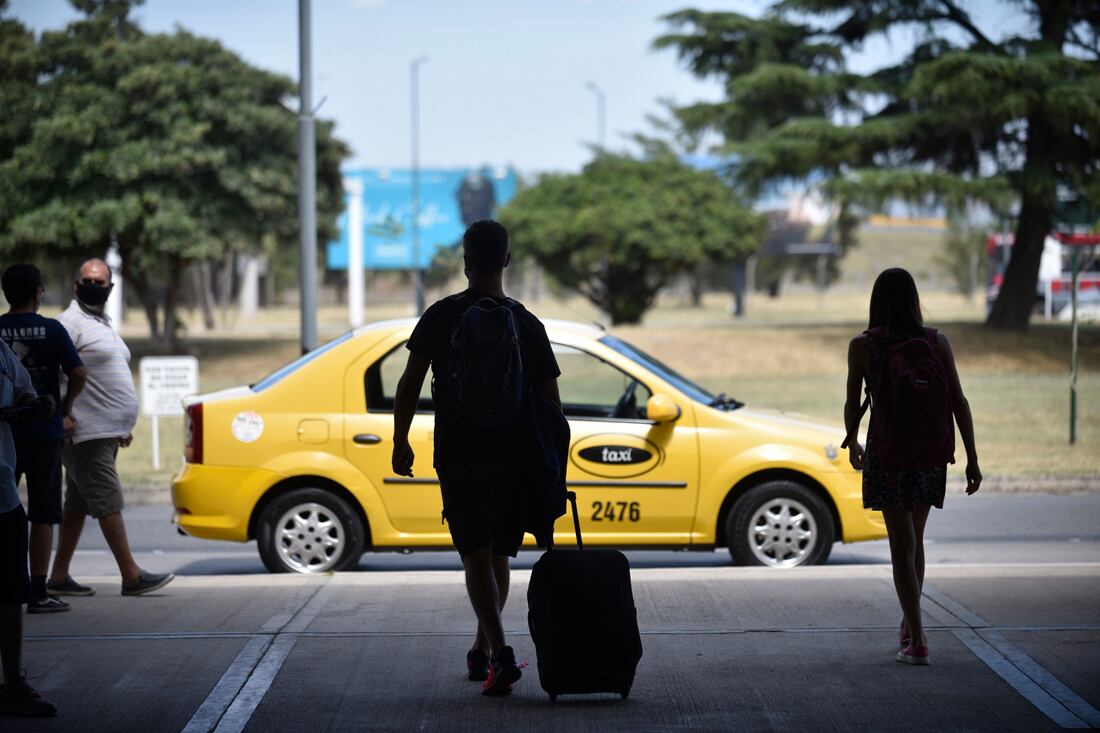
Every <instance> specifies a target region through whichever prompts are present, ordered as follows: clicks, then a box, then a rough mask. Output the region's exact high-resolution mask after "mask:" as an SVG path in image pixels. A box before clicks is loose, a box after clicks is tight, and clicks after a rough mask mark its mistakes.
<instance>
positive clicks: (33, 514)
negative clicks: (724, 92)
mask: <svg viewBox="0 0 1100 733" xmlns="http://www.w3.org/2000/svg"><path fill="white" fill-rule="evenodd" d="M61 446H62V441H60V440H41V439H36V438H34V437H33V436H22V435H20V436H19V437H17V438H16V439H15V458H16V460H15V480H16V482H18V481H19V478H20V477H21V476H26V477H27V518H28V519H30V521H31V522H34V523H35V524H61Z"/></svg>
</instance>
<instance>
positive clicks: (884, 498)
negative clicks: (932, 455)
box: [863, 436, 947, 509]
mask: <svg viewBox="0 0 1100 733" xmlns="http://www.w3.org/2000/svg"><path fill="white" fill-rule="evenodd" d="M873 446H874V442H873V441H872V440H871V438H870V436H868V438H867V452H866V453H865V454H864V456H863V507H864V509H912V508H913V507H914V506H916V505H923V506H934V507H936V508H937V509H943V497H944V494H945V493H946V491H947V466H946V465H943V466H935V467H934V468H911V469H893V468H887V467H886V466H884V465H882V464H881V463H880V462H879V460H878V458H877V456H875V450H874V447H873Z"/></svg>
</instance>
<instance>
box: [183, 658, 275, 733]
mask: <svg viewBox="0 0 1100 733" xmlns="http://www.w3.org/2000/svg"><path fill="white" fill-rule="evenodd" d="M270 643H271V638H270V637H267V636H254V637H252V639H250V640H249V642H248V643H247V644H245V645H244V648H243V649H241V651H240V653H239V654H238V655H237V658H236V659H234V660H233V663H232V664H230V665H229V669H227V670H225V674H223V675H222V677H221V679H220V680H218V684H216V685H214V689H213V690H211V691H210V694H209V695H207V697H206V699H205V700H203V703H202V705H200V706H199V709H198V710H196V711H195V714H194V715H192V716H191V720H189V721H188V722H187V725H186V726H185V727H184V729H183V733H208V731H210V730H213V729H214V726H216V725H217V724H218V720H219V719H221V717H222V716H223V715H224V714H225V711H226V710H227V709H228V708H229V706H230V705H231V704H232V703H233V699H234V698H235V697H237V693H239V692H240V690H241V688H242V687H244V684H245V683H246V682H247V681H248V677H249V675H250V674H252V670H253V669H255V668H256V665H257V664H259V662H260V659H262V658H263V656H264V652H266V651H267V648H268V646H269V645H270Z"/></svg>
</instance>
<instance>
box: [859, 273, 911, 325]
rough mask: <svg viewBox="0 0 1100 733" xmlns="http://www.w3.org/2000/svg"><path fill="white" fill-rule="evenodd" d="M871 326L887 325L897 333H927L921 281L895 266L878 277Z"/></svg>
mask: <svg viewBox="0 0 1100 733" xmlns="http://www.w3.org/2000/svg"><path fill="white" fill-rule="evenodd" d="M867 328H869V329H870V328H885V329H886V330H887V331H888V332H889V333H890V334H891V335H893V336H919V335H921V334H922V333H924V319H923V318H922V317H921V312H920V296H919V295H917V284H916V283H915V282H913V276H912V275H910V274H909V272H908V271H907V270H903V269H902V268H900V267H891V268H890V269H889V270H883V271H882V273H881V274H880V275H879V276H878V277H877V278H876V279H875V286H874V287H873V288H872V289H871V316H870V319H869V320H868V322H867Z"/></svg>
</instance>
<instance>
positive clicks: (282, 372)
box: [248, 331, 355, 392]
mask: <svg viewBox="0 0 1100 733" xmlns="http://www.w3.org/2000/svg"><path fill="white" fill-rule="evenodd" d="M354 335H355V332H354V331H348V332H347V333H345V334H344V335H343V336H338V337H336V338H334V339H333V340H332V341H329V342H328V343H327V344H322V345H321V346H318V347H317V348H316V349H314V350H313V351H310V352H309V353H307V354H302V355H301V356H299V357H298V358H297V359H295V360H294V361H292V362H290V363H289V364H287V365H286V366H283V367H279V368H278V369H276V370H275V371H274V372H272V373H271V374H269V375H267V376H266V377H264V378H263V379H261V380H260V381H258V382H256V383H255V384H250V385H248V386H249V387H250V388H251V389H252V391H253V392H263V391H264V390H265V389H267V388H268V387H270V386H271V385H273V384H275V383H276V382H278V381H279V380H281V379H282V378H283V377H285V376H286V375H288V374H292V373H293V372H296V371H297V370H298V369H300V368H302V367H303V366H304V365H306V364H308V363H309V362H311V361H313V360H314V359H316V358H317V357H318V356H320V355H321V354H323V353H325V352H326V351H328V350H329V349H331V348H333V347H334V346H339V345H340V344H342V343H344V342H345V341H347V340H348V339H350V338H351V337H352V336H354Z"/></svg>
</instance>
